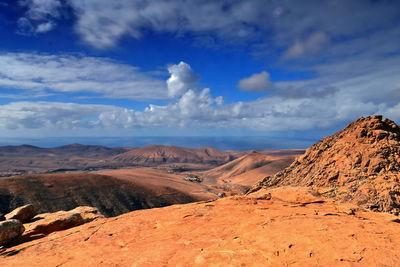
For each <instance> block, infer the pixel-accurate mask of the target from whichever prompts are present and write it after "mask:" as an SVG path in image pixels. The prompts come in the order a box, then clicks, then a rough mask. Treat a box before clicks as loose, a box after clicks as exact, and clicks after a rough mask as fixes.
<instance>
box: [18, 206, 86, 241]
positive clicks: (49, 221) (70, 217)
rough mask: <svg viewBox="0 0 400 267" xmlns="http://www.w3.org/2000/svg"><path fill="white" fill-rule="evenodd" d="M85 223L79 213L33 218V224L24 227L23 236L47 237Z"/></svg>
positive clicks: (42, 215) (61, 213) (45, 215)
mask: <svg viewBox="0 0 400 267" xmlns="http://www.w3.org/2000/svg"><path fill="white" fill-rule="evenodd" d="M84 223H85V221H84V219H83V218H82V216H81V215H80V214H79V213H75V212H70V211H58V212H54V213H44V214H39V215H37V216H35V218H34V222H32V223H28V224H26V225H25V228H26V230H25V232H24V236H34V235H41V234H43V235H48V234H50V233H53V232H56V231H61V230H65V229H69V228H72V227H75V226H78V225H81V224H84Z"/></svg>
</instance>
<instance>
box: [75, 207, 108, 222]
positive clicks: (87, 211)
mask: <svg viewBox="0 0 400 267" xmlns="http://www.w3.org/2000/svg"><path fill="white" fill-rule="evenodd" d="M69 212H70V213H78V214H79V215H81V217H82V219H83V221H84V222H85V223H88V222H91V221H93V220H95V219H97V218H104V215H103V214H101V212H100V211H99V210H98V209H97V208H95V207H89V206H80V207H76V208H75V209H73V210H70V211H69Z"/></svg>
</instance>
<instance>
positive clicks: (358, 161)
mask: <svg viewBox="0 0 400 267" xmlns="http://www.w3.org/2000/svg"><path fill="white" fill-rule="evenodd" d="M283 185H296V186H310V187H314V188H317V189H318V191H320V192H321V193H322V194H323V195H325V196H327V197H331V198H335V199H338V200H340V201H342V202H353V203H356V204H357V205H361V206H363V207H365V208H369V209H372V210H374V211H385V212H391V213H394V214H398V213H399V212H400V128H399V126H398V125H397V124H396V123H395V122H393V121H391V120H389V119H383V118H382V116H370V117H366V118H360V119H358V120H357V121H355V122H353V123H351V124H350V125H348V126H347V127H346V128H345V129H344V130H342V131H340V132H337V133H336V134H334V135H332V136H329V137H326V138H324V139H322V140H321V141H319V142H318V143H316V144H315V145H313V146H312V147H310V148H309V149H308V150H307V151H306V153H305V154H304V155H302V156H300V157H299V158H297V159H296V160H295V161H294V162H293V163H292V164H291V165H290V166H289V167H288V168H286V169H284V170H283V171H280V172H278V173H277V174H275V175H273V176H268V177H265V178H264V179H262V180H261V181H260V182H259V183H257V184H256V185H255V186H253V188H251V189H250V191H249V193H251V192H255V191H258V190H260V189H261V188H268V187H277V186H283Z"/></svg>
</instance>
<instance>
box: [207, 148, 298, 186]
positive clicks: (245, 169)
mask: <svg viewBox="0 0 400 267" xmlns="http://www.w3.org/2000/svg"><path fill="white" fill-rule="evenodd" d="M272 154H273V153H272ZM295 155H297V153H288V154H284V155H281V154H279V155H276V156H271V155H264V154H261V153H259V152H256V151H253V152H251V153H248V154H245V155H243V156H241V157H239V158H237V159H235V160H232V161H230V162H228V163H226V164H224V165H221V166H218V167H216V168H213V169H211V170H208V171H205V172H203V173H202V176H203V177H204V178H205V181H206V182H207V181H208V182H212V181H214V183H233V184H239V185H243V186H251V185H254V183H256V182H257V181H259V180H260V179H261V178H263V177H265V176H266V175H271V174H275V173H276V172H278V171H280V170H282V169H284V168H285V167H287V166H288V165H289V164H290V163H292V162H293V160H294V158H295Z"/></svg>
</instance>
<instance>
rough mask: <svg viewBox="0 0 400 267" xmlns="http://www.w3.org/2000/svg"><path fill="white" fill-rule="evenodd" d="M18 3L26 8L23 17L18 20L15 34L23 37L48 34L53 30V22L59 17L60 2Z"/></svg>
mask: <svg viewBox="0 0 400 267" xmlns="http://www.w3.org/2000/svg"><path fill="white" fill-rule="evenodd" d="M18 3H19V5H20V6H23V7H26V8H27V11H26V12H25V14H24V17H21V18H20V19H19V20H18V30H17V33H20V34H23V35H35V34H36V33H45V32H48V31H50V30H52V29H53V28H54V26H55V22H54V20H56V19H58V18H59V17H60V16H61V13H60V9H61V7H62V3H61V0H19V1H18ZM28 25H29V31H28V30H27V27H28Z"/></svg>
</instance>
